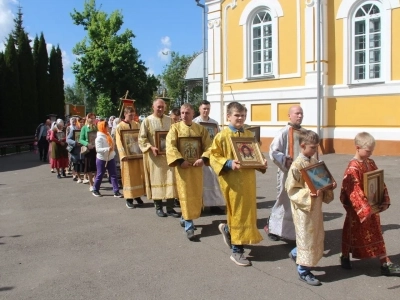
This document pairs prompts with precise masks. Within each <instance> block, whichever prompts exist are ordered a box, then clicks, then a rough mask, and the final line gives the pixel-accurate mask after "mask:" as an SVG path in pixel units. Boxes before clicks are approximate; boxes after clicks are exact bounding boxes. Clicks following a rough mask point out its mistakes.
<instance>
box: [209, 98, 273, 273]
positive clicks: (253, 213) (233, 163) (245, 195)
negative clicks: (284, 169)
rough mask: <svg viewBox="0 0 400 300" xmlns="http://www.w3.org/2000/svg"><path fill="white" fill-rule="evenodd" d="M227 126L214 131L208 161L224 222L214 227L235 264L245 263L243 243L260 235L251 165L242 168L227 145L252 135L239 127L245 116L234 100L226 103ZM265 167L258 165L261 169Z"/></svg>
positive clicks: (250, 242)
mask: <svg viewBox="0 0 400 300" xmlns="http://www.w3.org/2000/svg"><path fill="white" fill-rule="evenodd" d="M227 109H228V111H227V115H228V120H229V123H230V124H229V126H228V127H226V128H225V129H224V130H222V131H221V132H220V133H218V134H217V135H216V136H215V138H214V141H213V144H212V146H211V155H210V164H211V167H212V168H213V169H214V172H215V173H216V174H217V175H218V181H219V184H220V186H221V191H222V194H223V195H224V198H225V202H226V210H227V219H228V224H225V223H221V224H220V225H219V226H218V228H219V230H220V232H221V233H222V236H223V239H224V242H225V244H226V245H227V246H228V247H229V248H231V249H232V255H231V256H230V259H231V260H232V261H233V262H234V263H236V264H237V265H239V266H249V265H251V263H250V261H249V260H248V259H247V258H246V256H245V255H244V245H246V244H257V243H259V242H260V241H262V237H261V234H260V232H259V231H258V228H257V203H256V174H255V170H254V169H242V168H241V166H240V162H239V161H238V160H235V158H234V154H233V149H232V147H231V145H230V141H229V140H230V138H231V137H253V134H252V132H251V131H248V130H245V129H243V123H244V121H245V119H246V114H245V109H244V107H243V105H241V104H240V103H238V102H232V103H230V104H229V105H228V108H227ZM264 163H265V167H264V168H262V169H260V170H259V171H261V172H262V173H265V170H266V169H267V160H265V159H264Z"/></svg>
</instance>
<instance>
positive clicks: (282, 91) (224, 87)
mask: <svg viewBox="0 0 400 300" xmlns="http://www.w3.org/2000/svg"><path fill="white" fill-rule="evenodd" d="M205 5H206V7H207V11H208V14H207V30H208V46H207V65H208V92H207V100H208V101H210V102H211V106H212V110H211V115H210V116H211V117H212V118H214V119H216V120H218V121H219V122H220V124H226V106H227V105H228V104H229V103H230V102H232V101H238V102H240V103H242V104H244V105H245V106H246V108H247V109H248V113H247V120H246V123H247V124H249V125H251V126H260V127H261V139H262V148H263V151H267V150H268V148H269V145H270V142H271V141H272V138H273V137H274V136H275V135H276V133H277V132H278V130H279V129H280V128H282V127H283V126H284V125H286V124H287V121H288V109H289V107H290V106H291V105H293V104H300V105H301V106H302V108H303V110H304V119H303V126H304V127H305V128H307V129H312V130H315V131H317V132H319V133H320V135H321V137H322V143H321V151H322V152H323V153H347V154H352V153H353V152H354V146H353V138H354V136H355V135H356V134H357V133H358V132H360V131H367V132H370V133H371V134H372V135H374V137H375V138H376V140H377V145H376V148H375V154H376V155H400V0H206V2H205ZM318 7H320V10H318ZM319 12H320V13H319ZM317 24H320V27H319V29H318V26H317ZM318 32H319V33H320V34H319V35H318ZM318 36H319V38H318ZM318 49H320V52H319V54H318V51H317V50H318ZM318 71H320V72H318ZM318 87H320V89H319V92H318Z"/></svg>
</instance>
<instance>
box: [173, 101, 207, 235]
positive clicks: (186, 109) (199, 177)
mask: <svg viewBox="0 0 400 300" xmlns="http://www.w3.org/2000/svg"><path fill="white" fill-rule="evenodd" d="M193 116H194V109H193V106H192V105H190V104H189V103H185V104H183V105H182V107H181V119H182V121H181V122H179V123H175V124H173V125H172V126H171V129H170V130H169V133H168V135H167V162H168V165H169V166H173V167H175V177H176V186H177V190H178V196H179V201H180V204H181V210H182V224H183V225H184V227H185V231H186V234H187V238H188V239H189V240H191V241H192V240H194V238H195V236H194V224H193V220H194V219H197V218H199V217H200V214H201V209H202V204H203V199H202V194H203V168H202V167H203V165H204V163H208V162H209V147H210V145H211V139H210V136H209V134H208V131H207V129H206V128H205V127H204V126H201V125H199V124H196V123H193V122H192V120H193ZM182 137H200V138H201V145H199V146H200V147H199V148H200V149H199V151H196V152H197V155H199V156H198V157H197V159H195V160H193V161H192V160H191V161H192V162H189V161H188V159H189V158H186V157H184V155H182V154H184V152H185V149H179V150H180V151H179V150H178V147H179V146H178V143H179V142H180V140H179V138H182ZM181 141H182V140H181ZM189 143H192V144H193V141H192V142H191V141H187V145H189ZM182 144H184V142H182ZM192 146H194V145H192ZM193 153H194V152H193V151H191V154H193ZM201 153H202V154H201ZM200 154H201V156H200Z"/></svg>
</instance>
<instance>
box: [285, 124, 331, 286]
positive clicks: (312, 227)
mask: <svg viewBox="0 0 400 300" xmlns="http://www.w3.org/2000/svg"><path fill="white" fill-rule="evenodd" d="M299 142H300V148H301V152H300V154H299V156H298V157H297V158H296V159H295V160H294V162H293V163H292V165H291V166H290V169H289V172H288V178H287V180H286V183H285V189H286V191H287V193H288V196H289V199H290V202H291V207H292V216H293V222H294V226H295V229H296V247H295V248H294V249H293V250H292V251H291V252H290V253H289V257H290V258H291V259H292V260H293V261H294V262H295V263H296V264H297V272H298V274H299V279H300V280H301V281H304V282H306V283H307V284H309V285H313V286H316V285H320V284H321V283H320V281H319V280H318V279H317V278H315V276H314V275H313V274H312V273H311V271H310V267H313V266H315V265H316V264H317V263H318V261H319V260H320V259H321V258H322V255H323V253H324V237H325V232H324V223H323V214H322V202H325V203H329V202H331V201H332V200H333V189H334V188H336V183H335V182H334V183H333V186H332V189H328V190H324V191H320V190H317V192H316V194H313V193H312V192H311V191H310V189H309V187H308V185H307V184H306V182H305V180H304V178H303V176H302V174H301V169H303V168H305V167H308V166H310V165H313V164H316V163H318V160H317V159H315V158H314V157H313V155H314V154H315V153H316V152H317V150H318V144H319V137H318V135H317V134H316V133H315V132H313V131H311V130H305V131H304V132H302V133H301V134H300V139H299Z"/></svg>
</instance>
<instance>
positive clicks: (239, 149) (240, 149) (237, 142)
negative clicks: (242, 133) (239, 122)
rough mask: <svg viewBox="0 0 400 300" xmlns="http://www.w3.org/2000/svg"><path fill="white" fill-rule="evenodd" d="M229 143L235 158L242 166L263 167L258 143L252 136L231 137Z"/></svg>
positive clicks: (262, 157)
mask: <svg viewBox="0 0 400 300" xmlns="http://www.w3.org/2000/svg"><path fill="white" fill-rule="evenodd" d="M230 143H231V146H232V150H233V154H234V156H235V160H238V161H239V162H240V166H241V167H242V168H255V169H257V168H263V167H265V165H264V156H263V155H262V153H261V150H260V145H259V144H258V143H257V141H256V140H255V139H254V138H251V137H250V138H249V137H245V138H243V137H231V139H230Z"/></svg>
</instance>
